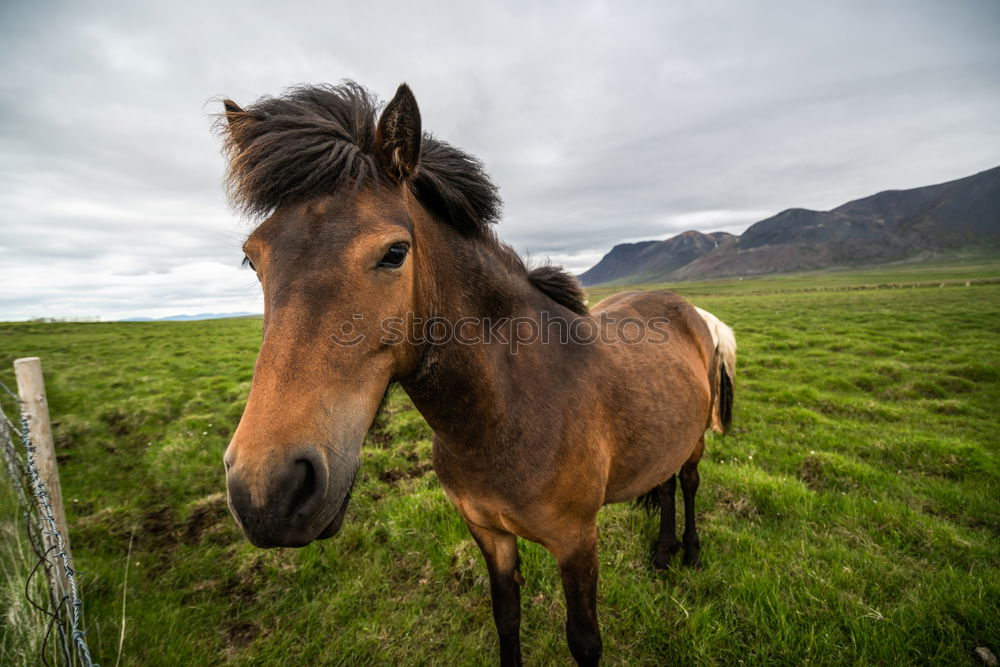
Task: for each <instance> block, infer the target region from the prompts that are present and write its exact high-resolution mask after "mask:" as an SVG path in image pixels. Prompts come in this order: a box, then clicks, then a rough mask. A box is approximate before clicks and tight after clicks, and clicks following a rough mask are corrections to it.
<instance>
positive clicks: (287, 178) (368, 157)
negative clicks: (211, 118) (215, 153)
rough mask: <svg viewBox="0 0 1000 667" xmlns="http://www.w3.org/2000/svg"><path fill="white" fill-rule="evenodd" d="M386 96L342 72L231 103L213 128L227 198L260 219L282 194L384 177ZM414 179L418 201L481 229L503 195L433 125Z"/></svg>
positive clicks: (288, 196) (313, 192)
mask: <svg viewBox="0 0 1000 667" xmlns="http://www.w3.org/2000/svg"><path fill="white" fill-rule="evenodd" d="M382 106H383V104H382V102H381V101H380V100H379V99H378V97H377V96H375V95H374V94H373V93H371V92H370V91H368V90H367V89H366V88H364V87H363V86H360V85H359V84H357V83H354V82H352V81H344V82H342V83H340V84H339V85H335V86H333V85H313V86H299V87H296V88H291V89H289V90H287V91H285V93H284V94H283V95H281V96H279V97H263V98H261V99H259V100H258V101H257V102H254V103H253V104H251V105H250V106H248V107H246V108H245V109H239V108H238V107H235V105H234V107H235V108H234V109H230V108H228V107H227V110H226V113H224V114H222V115H221V116H220V117H219V119H218V122H217V124H216V128H217V131H218V132H219V133H220V134H221V136H222V139H223V150H224V152H225V154H226V157H227V158H228V162H229V164H228V169H227V172H226V188H227V193H228V195H229V198H230V201H231V202H232V203H233V205H234V206H235V207H236V208H237V209H238V210H240V211H241V212H243V213H244V214H246V215H247V216H249V217H251V218H254V219H262V218H264V217H267V216H268V215H270V214H271V213H272V212H273V211H274V210H275V209H277V208H278V207H279V206H281V205H284V204H292V203H301V202H304V201H306V200H308V199H311V198H314V197H317V196H320V195H336V194H338V193H339V192H341V191H344V190H345V189H349V190H357V189H358V188H359V187H365V186H374V187H376V188H377V187H379V186H382V185H388V184H389V182H390V176H389V175H388V174H387V173H386V172H385V170H384V169H383V168H382V166H381V165H380V164H379V162H378V158H377V152H376V143H375V142H376V129H377V127H378V115H379V112H380V110H381V108H382ZM408 184H409V186H410V188H411V190H412V191H413V192H414V194H415V195H416V196H417V199H418V201H420V202H421V204H423V205H424V206H425V207H426V208H427V209H428V210H429V211H431V212H432V213H434V214H435V215H436V217H438V218H439V219H441V220H442V221H443V222H445V223H447V224H450V225H452V226H454V227H456V228H457V229H459V230H460V231H461V232H463V233H467V234H477V233H482V232H484V231H486V230H487V229H488V228H489V225H490V224H491V223H494V222H496V221H497V220H498V218H499V216H500V209H501V206H502V204H501V200H500V195H499V192H498V190H497V188H496V186H495V185H494V184H493V182H492V181H491V180H490V178H489V176H488V175H487V173H486V170H485V168H484V167H483V164H482V163H481V162H480V161H479V160H478V159H476V158H475V157H473V156H471V155H469V154H467V153H465V152H463V151H461V150H459V149H458V148H455V147H454V146H452V145H450V144H448V143H446V142H444V141H441V140H439V139H437V138H435V137H434V136H433V135H431V134H429V133H424V134H423V137H422V141H421V148H420V160H419V163H418V166H417V170H416V172H415V173H414V174H413V175H412V177H411V178H410V179H409V180H408Z"/></svg>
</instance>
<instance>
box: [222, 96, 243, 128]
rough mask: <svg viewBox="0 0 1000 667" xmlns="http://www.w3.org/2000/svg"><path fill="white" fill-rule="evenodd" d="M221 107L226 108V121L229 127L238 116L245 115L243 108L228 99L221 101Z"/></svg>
mask: <svg viewBox="0 0 1000 667" xmlns="http://www.w3.org/2000/svg"><path fill="white" fill-rule="evenodd" d="M222 106H224V107H225V108H226V120H227V121H229V124H230V125H232V123H233V121H234V120H236V118H237V116H238V114H241V113H245V112H244V111H243V107H241V106H240V105H239V104H237V103H236V102H233V101H232V100H231V99H229V98H226V99H224V100H222Z"/></svg>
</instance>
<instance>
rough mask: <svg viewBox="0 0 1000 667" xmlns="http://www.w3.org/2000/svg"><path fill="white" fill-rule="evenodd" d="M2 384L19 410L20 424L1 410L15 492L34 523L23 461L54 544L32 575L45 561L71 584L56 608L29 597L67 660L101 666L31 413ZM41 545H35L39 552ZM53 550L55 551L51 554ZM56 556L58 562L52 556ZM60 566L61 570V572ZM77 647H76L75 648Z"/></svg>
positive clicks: (45, 530)
mask: <svg viewBox="0 0 1000 667" xmlns="http://www.w3.org/2000/svg"><path fill="white" fill-rule="evenodd" d="M0 388H2V389H3V391H4V392H6V393H7V394H8V395H9V396H10V397H11V398H13V399H14V400H15V401H17V405H18V406H19V409H18V412H19V414H20V422H21V423H20V428H19V429H17V428H15V427H14V424H13V423H11V421H10V420H9V419H7V416H6V415H4V414H3V411H2V410H0V440H3V449H4V459H5V460H6V463H7V472H8V474H9V475H10V476H11V480H12V481H13V483H14V487H15V489H16V493H17V495H18V501H19V502H21V503H22V507H24V509H25V512H26V514H27V516H26V519H27V520H28V522H29V524H30V523H31V520H30V516H31V506H30V504H29V501H28V498H27V494H26V493H25V491H24V488H23V485H24V482H23V478H22V476H21V474H20V472H19V468H20V467H21V466H20V465H19V464H23V469H24V472H25V474H26V475H27V478H28V480H27V481H28V486H29V488H30V490H31V493H32V495H34V497H35V502H36V503H37V504H38V507H39V509H40V510H41V525H39V526H38V529H39V530H40V531H41V533H42V534H43V535H45V536H47V537H49V538H51V541H52V545H51V546H50V547H48V548H47V549H44V551H42V553H41V554H40V555H39V563H38V564H36V565H35V568H34V569H33V570H32V575H31V576H32V577H33V576H34V574H35V572H37V570H38V565H41V564H44V565H45V570H46V572H47V573H48V576H49V577H50V581H51V578H52V577H60V576H61V577H63V578H64V579H65V580H66V583H67V584H69V592H68V594H67V595H64V596H63V598H62V599H61V600H55V599H53V600H52V602H53V608H54V611H52V612H49V611H46V610H44V609H41V607H39V606H38V605H37V604H36V603H35V602H34V601H32V600H31V599H30V598H28V601H29V602H30V603H31V604H32V605H34V606H35V607H38V608H39V609H41V611H43V613H45V614H47V615H48V616H49V617H50V618H51V621H50V625H49V628H48V630H47V631H46V634H45V642H46V643H47V642H48V637H49V635H50V634H51V632H52V625H53V624H54V625H55V626H56V628H57V632H58V634H59V636H60V640H61V641H60V644H61V648H62V652H63V659H64V660H65V661H66V664H68V665H72V664H74V660H73V659H72V656H75V657H76V658H78V662H79V663H80V664H82V665H85V666H86V667H99V665H97V664H96V663H94V661H93V660H92V659H91V657H90V648H89V647H88V646H87V642H86V639H85V637H86V634H87V633H86V632H85V631H84V630H83V600H82V599H81V598H80V590H79V588H78V586H77V581H76V575H77V574H79V572H78V571H77V570H74V569H73V562H72V557H71V556H70V555H69V554H68V553H66V549H65V546H64V545H65V539H64V538H63V535H62V533H61V532H59V527H58V524H57V523H56V518H55V515H54V514H53V511H52V505H51V503H50V498H49V491H48V489H47V488H46V486H45V482H43V481H42V478H41V474H40V473H39V471H38V466H37V464H36V463H35V446H34V443H32V441H31V433H30V431H29V424H28V415H27V413H25V411H24V408H23V406H22V404H21V400H20V397H18V396H17V395H16V394H15V393H14V392H12V391H11V390H10V389H8V388H7V385H5V384H4V383H3V382H0ZM13 432H17V433H18V438H19V439H20V441H21V445H22V446H23V448H24V451H25V456H24V457H23V460H22V457H20V456H19V453H18V451H17V448H16V447H15V446H14V442H13V438H11V435H10V434H11V433H13ZM30 533H31V530H30V528H29V541H31V542H32V545H33V546H34V540H31V539H30ZM38 551H39V549H37V548H36V554H37V553H38ZM52 551H54V552H55V553H52V554H50V552H52ZM50 557H53V558H55V559H57V560H56V562H55V563H53V562H52V561H50V560H49V558H50ZM60 561H61V564H62V568H59V567H58V563H59V562H60ZM60 569H61V572H60ZM30 580H31V577H29V581H28V583H27V584H26V588H25V594H26V595H27V586H29V585H30ZM67 603H69V606H70V609H71V611H70V612H69V613H68V614H65V616H67V617H68V618H65V619H64V618H63V616H64V614H63V613H62V609H63V607H64V606H65V605H66V604H67ZM67 634H68V635H69V638H70V641H69V642H67V641H66V637H67ZM74 648H75V651H74V650H73V649H74ZM42 653H43V655H42V660H43V662H44V661H45V656H44V653H45V644H44V643H43V645H42ZM46 664H47V663H46Z"/></svg>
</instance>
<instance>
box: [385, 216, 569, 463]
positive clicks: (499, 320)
mask: <svg viewBox="0 0 1000 667" xmlns="http://www.w3.org/2000/svg"><path fill="white" fill-rule="evenodd" d="M427 236H428V237H429V238H424V239H421V248H422V249H423V252H422V253H419V254H420V255H421V258H420V260H418V261H419V262H421V265H420V266H419V267H418V275H419V279H418V291H419V292H420V295H419V298H418V303H422V304H424V305H423V306H422V307H421V308H420V310H421V311H422V312H421V313H419V314H418V315H420V316H422V317H423V318H424V321H425V322H426V321H427V319H429V318H431V317H433V318H441V319H442V320H444V321H446V322H450V323H455V322H459V321H460V320H462V321H465V322H475V323H476V327H477V328H475V329H472V327H471V326H470V325H466V326H467V327H469V328H467V329H464V331H475V332H477V333H480V332H481V333H485V332H486V330H487V329H488V328H491V327H492V330H493V332H500V334H501V335H499V336H497V335H492V334H491V335H490V336H483V337H482V339H481V340H479V341H478V342H476V343H473V344H469V343H468V342H467V341H458V340H454V337H452V339H449V340H447V341H446V342H444V343H438V342H435V343H433V344H429V343H424V349H423V350H422V354H421V361H420V363H419V364H418V367H417V369H416V371H415V372H414V373H413V374H411V375H410V376H409V377H407V378H404V379H403V380H401V384H402V386H403V388H404V389H405V390H406V392H407V393H408V394H409V395H410V397H411V399H412V400H413V402H414V404H415V405H416V407H417V409H418V410H420V412H421V414H423V416H424V418H425V419H427V421H428V423H429V424H430V425H431V427H432V428H433V429H434V431H435V433H436V434H437V435H438V436H439V437H443V438H445V439H446V440H448V441H450V442H452V443H455V444H460V443H468V444H470V445H473V446H474V445H476V444H477V443H480V442H483V441H484V440H486V439H488V438H489V437H490V435H491V434H493V435H495V434H496V433H497V428H499V427H502V425H503V424H504V423H505V422H506V423H508V424H509V422H510V420H511V419H517V418H519V417H520V418H526V416H527V415H526V413H527V412H530V410H531V401H532V400H534V399H532V398H531V394H534V395H536V396H537V395H539V394H546V395H549V396H550V397H551V396H552V395H553V393H554V394H558V392H557V391H554V389H555V388H554V387H553V388H552V391H550V388H549V387H547V386H546V385H547V383H553V384H554V383H555V382H565V381H566V379H567V376H568V375H570V374H571V373H572V371H570V370H569V369H568V368H567V367H566V364H565V361H566V359H565V356H566V355H567V354H574V353H579V352H580V350H579V349H578V348H577V347H576V346H565V345H560V344H558V343H555V344H552V343H549V344H543V343H541V342H538V341H535V342H528V343H524V344H519V345H518V346H517V348H516V349H517V353H516V354H513V353H512V351H513V348H512V341H511V337H512V336H511V328H512V327H511V326H508V325H507V324H505V323H509V322H510V321H511V320H514V319H515V318H518V319H520V318H524V319H525V320H535V321H539V320H541V319H543V313H545V314H546V315H545V317H549V318H563V319H565V320H566V321H567V322H569V321H572V320H573V319H575V318H578V317H580V316H579V315H576V314H575V313H573V312H572V311H570V310H568V309H566V308H564V307H562V306H560V305H558V304H556V303H555V302H553V301H552V300H550V299H548V297H546V296H545V295H543V294H542V293H541V292H539V291H538V290H537V289H535V288H534V287H533V286H532V285H531V284H530V283H529V282H528V280H527V277H526V275H524V273H525V272H524V270H523V268H522V267H520V266H519V265H517V264H516V263H514V262H512V261H510V258H509V257H506V256H505V255H504V251H503V250H502V249H501V248H500V247H499V246H498V245H497V243H496V241H494V240H493V239H491V238H488V237H487V238H476V239H469V238H466V237H463V236H461V235H460V234H459V233H458V232H456V231H455V230H453V229H451V228H450V227H448V226H446V225H443V224H437V223H435V224H434V227H433V230H432V231H430V233H429V234H428V235H427ZM415 255H416V253H415ZM463 318H465V319H463ZM503 334H506V335H503ZM528 387H530V388H531V392H526V388H528ZM521 402H524V403H525V404H524V405H520V406H519V405H518V404H519V403H521Z"/></svg>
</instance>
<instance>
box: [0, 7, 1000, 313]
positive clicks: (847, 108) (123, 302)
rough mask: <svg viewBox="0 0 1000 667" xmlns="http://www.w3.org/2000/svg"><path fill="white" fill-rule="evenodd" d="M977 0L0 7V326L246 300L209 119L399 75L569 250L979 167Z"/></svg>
mask: <svg viewBox="0 0 1000 667" xmlns="http://www.w3.org/2000/svg"><path fill="white" fill-rule="evenodd" d="M997 35H1000V2H996V1H995V0H981V1H971V0H969V1H967V0H956V1H954V2H941V1H940V0H933V1H929V2H918V1H915V0H902V1H898V2H888V1H879V2H873V1H872V0H864V1H861V2H842V1H837V0H829V1H824V2H801V1H794V2H750V1H747V0H734V1H732V2H702V1H695V0H691V1H688V2H663V1H662V0H660V1H657V2H650V3H624V2H582V1H579V0H573V1H571V2H565V3H555V2H545V3H542V2H528V3H523V4H521V3H499V2H498V3H478V2H467V1H465V2H462V1H458V2H451V3H448V2H431V1H425V2H412V1H411V2H399V3H380V2H368V1H365V2H361V1H357V2H335V1H330V0H326V1H324V2H315V3H290V2H285V1H282V2H276V1H273V0H272V2H257V1H256V0H241V1H240V2H217V1H212V2H198V3H191V4H185V3H182V2H177V1H171V2H164V3H153V2H135V1H128V2H122V3H103V2H74V3H66V4H60V3H51V2H44V1H39V0H32V1H23V0H5V1H4V2H3V3H2V4H0V43H2V44H3V48H2V49H0V286H2V288H0V320H14V319H25V318H28V317H35V316H50V317H52V316H55V317H80V316H99V317H101V318H103V319H119V318H123V317H129V316H153V317H160V316H165V315H173V314H179V313H199V312H207V311H210V312H232V311H254V312H259V311H260V310H261V309H262V305H261V298H260V292H259V289H258V287H257V285H256V281H255V279H254V276H253V273H252V272H250V271H248V270H246V269H240V268H239V264H240V260H241V259H242V254H241V252H240V245H241V243H242V239H243V237H244V235H245V233H246V231H247V224H246V222H244V221H242V220H240V219H239V218H238V217H237V216H236V215H235V214H233V212H232V211H231V210H230V209H229V207H228V205H227V202H226V200H225V196H224V193H223V189H222V185H221V178H222V172H223V168H224V165H223V161H222V158H221V156H220V153H219V143H218V140H217V138H216V137H214V136H213V135H212V133H211V131H210V126H211V118H210V116H209V114H211V113H215V112H217V111H219V109H220V107H221V105H220V104H219V103H218V101H217V100H218V98H219V97H221V96H224V95H225V96H231V97H233V98H234V99H235V100H237V101H238V102H241V103H249V102H251V101H253V100H255V99H256V98H257V97H259V96H261V95H263V94H276V93H279V92H280V91H281V90H282V89H283V88H285V87H287V86H289V85H292V84H296V83H308V82H312V83H316V82H336V81H339V80H341V79H343V78H352V79H355V80H357V81H358V82H360V83H362V84H364V85H366V86H368V87H369V88H371V89H372V90H374V91H375V92H377V93H378V94H379V95H381V96H382V97H383V98H386V97H390V96H391V95H392V94H393V92H394V91H395V88H396V86H397V85H398V84H399V83H400V82H401V81H407V82H408V83H409V84H410V85H411V86H412V88H413V90H414V92H415V94H416V96H417V100H418V102H419V104H420V107H421V115H422V117H423V122H424V128H425V129H427V130H430V131H432V132H434V133H435V134H436V135H438V136H439V137H441V138H442V139H445V140H446V141H449V142H450V143H453V144H455V145H457V146H459V147H461V148H464V149H465V150H467V151H469V152H471V153H473V154H475V155H477V156H479V157H480V158H481V159H483V160H484V161H485V163H486V165H487V167H488V169H489V171H490V173H491V174H492V176H493V178H494V179H495V181H496V182H497V183H498V184H499V186H500V189H501V192H502V195H503V197H504V201H505V216H504V220H503V222H502V223H501V225H500V227H499V229H498V231H499V233H500V235H501V236H502V237H503V238H504V239H505V240H506V241H508V242H509V243H511V244H512V245H514V247H515V248H517V249H518V250H519V251H521V252H522V253H526V254H528V255H530V256H531V258H532V259H534V260H541V259H544V258H546V257H548V258H551V259H552V260H553V261H555V262H558V263H562V264H564V265H566V266H567V267H568V268H570V269H572V270H574V271H582V270H584V269H586V268H588V267H589V266H591V265H592V264H594V263H595V262H596V261H597V260H598V259H600V257H601V256H602V255H603V254H604V253H605V252H607V251H608V250H609V249H610V248H611V246H613V245H614V244H615V243H619V242H622V241H627V240H641V239H652V238H666V237H669V236H671V235H673V234H675V233H678V232H681V231H684V230H686V229H698V230H701V231H705V232H709V231H716V230H726V231H731V232H739V231H742V230H743V229H745V228H746V227H747V226H748V225H749V224H751V223H753V222H755V221H757V220H760V219H762V218H765V217H767V216H769V215H772V214H774V213H777V212H778V211H780V210H782V209H785V208H789V207H793V206H803V207H809V208H817V209H827V208H831V207H833V206H836V205H839V204H841V203H843V202H845V201H847V200H849V199H853V198H858V197H861V196H865V195H868V194H872V193H874V192H876V191H878V190H883V189H888V188H907V187H915V186H920V185H927V184H931V183H935V182H940V181H944V180H950V179H953V178H959V177H962V176H966V175H970V174H972V173H975V172H977V171H982V170H984V169H988V168H990V167H994V166H997V165H998V164H1000V39H997Z"/></svg>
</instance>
